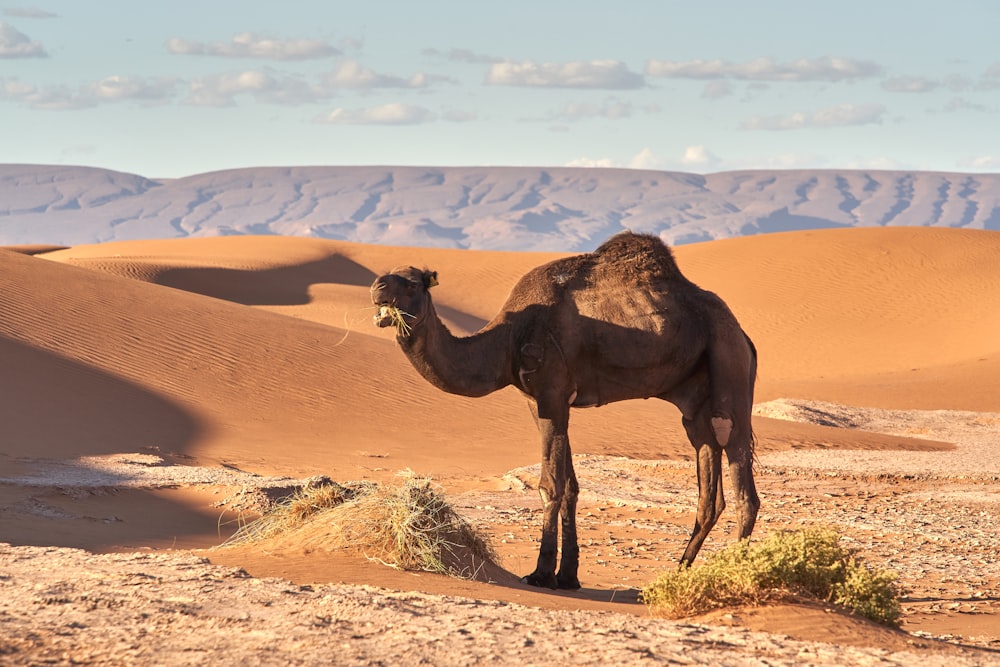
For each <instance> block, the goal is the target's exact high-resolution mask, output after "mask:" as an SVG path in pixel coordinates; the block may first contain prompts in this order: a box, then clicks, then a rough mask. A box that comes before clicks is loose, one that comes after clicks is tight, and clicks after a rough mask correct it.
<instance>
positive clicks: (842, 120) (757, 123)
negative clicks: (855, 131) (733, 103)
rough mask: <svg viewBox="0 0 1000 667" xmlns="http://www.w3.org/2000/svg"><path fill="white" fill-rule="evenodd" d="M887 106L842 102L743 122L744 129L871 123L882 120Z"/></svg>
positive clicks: (821, 126)
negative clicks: (816, 109)
mask: <svg viewBox="0 0 1000 667" xmlns="http://www.w3.org/2000/svg"><path fill="white" fill-rule="evenodd" d="M884 114H885V107H884V106H882V105H880V104H859V105H855V104H841V105H840V106H836V107H831V108H829V109H822V110H820V111H814V112H808V113H807V112H798V113H793V114H791V115H790V116H756V117H754V118H751V119H749V120H747V121H745V122H744V123H743V124H742V128H743V129H744V130H801V129H806V128H829V127H844V126H848V125H871V124H878V123H881V122H882V116H883V115H884Z"/></svg>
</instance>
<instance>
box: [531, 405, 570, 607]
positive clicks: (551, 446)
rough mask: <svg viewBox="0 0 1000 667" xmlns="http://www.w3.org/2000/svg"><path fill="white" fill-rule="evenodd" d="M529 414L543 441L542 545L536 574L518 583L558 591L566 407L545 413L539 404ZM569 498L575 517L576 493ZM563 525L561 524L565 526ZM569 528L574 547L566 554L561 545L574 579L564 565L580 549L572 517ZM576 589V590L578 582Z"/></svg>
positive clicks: (567, 463) (566, 469)
mask: <svg viewBox="0 0 1000 667" xmlns="http://www.w3.org/2000/svg"><path fill="white" fill-rule="evenodd" d="M532 412H533V415H534V416H535V418H536V421H537V423H538V430H539V433H540V435H541V438H542V470H541V474H540V475H539V479H538V493H539V495H540V496H541V498H542V543H541V546H540V547H539V550H538V564H537V565H536V566H535V571H534V572H532V573H531V574H529V575H527V576H525V577H522V578H521V581H522V583H526V584H530V585H532V586H540V587H545V588H559V587H560V581H559V579H557V577H556V556H557V554H558V546H559V515H560V513H561V512H564V511H565V508H564V501H565V500H566V497H567V493H566V492H567V489H568V488H570V487H569V485H568V478H567V472H570V471H572V463H571V462H570V450H569V436H568V434H567V430H568V427H569V405H568V404H566V405H564V406H557V408H556V409H555V410H546V409H545V408H544V407H543V406H542V405H538V406H532ZM573 482H574V484H573V486H572V488H573V489H576V488H577V487H576V477H575V475H574V476H573ZM572 496H573V498H572V505H573V507H572V510H573V512H574V515H575V510H576V494H575V493H573V494H572ZM564 517H565V514H564ZM564 521H565V519H564ZM566 525H567V524H565V523H564V527H565V526H566ZM568 525H569V527H570V530H571V532H572V534H573V535H572V536H573V544H572V545H569V546H570V547H571V549H570V551H571V553H570V554H569V555H567V554H566V552H565V546H566V545H565V543H564V553H563V564H564V565H566V564H570V565H571V567H570V569H569V570H568V572H567V575H569V574H572V578H573V579H574V580H575V579H576V567H575V564H574V563H567V561H566V559H567V558H570V560H572V561H575V560H576V559H578V557H579V548H578V547H577V545H576V542H575V539H576V522H575V516H574V518H573V519H572V520H571V522H570V523H569V524H568ZM564 540H565V535H564ZM565 583H567V584H568V583H573V582H565ZM576 587H577V588H578V587H579V584H578V583H577V585H576Z"/></svg>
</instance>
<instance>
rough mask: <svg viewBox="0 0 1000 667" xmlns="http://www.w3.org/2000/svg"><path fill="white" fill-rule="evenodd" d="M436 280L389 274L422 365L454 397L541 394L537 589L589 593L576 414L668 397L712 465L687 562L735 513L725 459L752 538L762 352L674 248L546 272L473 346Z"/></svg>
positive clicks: (636, 250) (634, 243)
mask: <svg viewBox="0 0 1000 667" xmlns="http://www.w3.org/2000/svg"><path fill="white" fill-rule="evenodd" d="M436 284H437V273H436V272H432V271H421V270H419V269H416V268H413V267H406V268H399V269H396V270H394V271H392V272H391V273H389V274H387V275H384V276H382V277H380V278H377V279H376V280H375V282H374V284H373V285H372V288H371V295H372V302H373V303H374V304H375V306H377V307H378V312H377V313H376V315H375V324H376V325H377V326H380V327H386V326H390V325H395V326H396V327H397V336H396V340H397V342H398V343H399V346H400V347H401V348H402V350H403V352H404V353H405V354H406V356H407V357H408V358H409V360H410V363H412V364H413V367H414V368H416V369H417V371H418V372H419V373H420V374H421V375H423V376H424V378H425V379H427V381H428V382H430V383H431V384H433V385H434V386H436V387H438V388H439V389H442V390H443V391H446V392H449V393H452V394H459V395H462V396H484V395H486V394H489V393H491V392H494V391H496V390H498V389H501V388H503V387H506V386H507V385H514V386H515V387H517V388H518V389H519V390H520V391H521V392H523V393H524V394H526V395H527V396H528V397H529V399H530V401H529V403H530V405H531V411H532V415H533V416H534V418H535V422H536V424H537V425H538V430H539V432H540V433H541V437H542V469H541V476H540V479H539V483H538V487H539V492H540V494H541V497H542V503H543V507H544V510H543V519H542V543H541V548H540V551H539V554H538V565H537V567H536V568H535V571H534V572H532V573H531V574H529V575H527V576H526V577H524V578H523V579H522V581H523V582H525V583H528V584H532V585H534V586H546V587H549V588H563V589H577V588H579V587H580V582H579V580H578V578H577V568H578V565H579V556H580V550H579V547H578V545H577V535H576V502H577V495H578V492H579V485H578V484H577V481H576V474H575V473H574V471H573V457H572V454H571V452H570V446H569V437H568V427H569V412H570V408H571V407H574V408H584V407H594V406H599V405H605V404H607V403H611V402H614V401H622V400H625V399H629V398H661V399H663V400H665V401H669V402H671V403H673V404H674V405H676V406H677V407H678V408H679V409H680V411H681V413H682V416H683V424H684V429H685V430H686V431H687V436H688V438H689V439H690V440H691V444H692V445H693V446H694V448H695V451H696V453H697V467H698V513H697V517H696V519H695V524H694V531H693V532H692V534H691V539H690V540H689V541H688V544H687V548H686V549H685V550H684V555H683V556H682V558H681V563H682V564H690V563H691V561H693V560H694V558H695V556H696V555H697V554H698V550H699V549H701V545H702V543H703V542H704V541H705V538H706V537H707V536H708V533H709V531H710V530H711V529H712V527H713V526H714V525H715V522H716V521H717V520H718V518H719V515H720V514H721V513H722V511H723V509H724V508H725V501H724V500H723V494H722V483H721V477H722V452H723V451H725V453H726V458H727V460H728V462H729V472H730V478H731V480H732V485H733V490H734V492H735V496H736V506H737V511H738V515H739V516H738V523H739V536H740V537H741V538H745V537H748V536H749V535H750V533H751V531H752V530H753V527H754V522H755V521H756V519H757V510H758V508H759V506H760V500H759V499H758V497H757V491H756V488H755V486H754V480H753V470H752V465H753V443H754V438H753V433H752V431H751V428H750V411H751V406H752V404H753V389H754V381H755V378H756V369H757V353H756V350H755V349H754V346H753V343H752V342H751V341H750V339H749V337H747V335H746V334H745V333H744V332H743V330H742V329H741V328H740V325H739V323H738V322H737V321H736V318H735V317H734V316H733V314H732V312H731V311H730V310H729V308H728V307H727V306H726V304H725V303H724V302H723V301H722V299H720V298H719V297H718V296H716V295H715V294H713V293H711V292H707V291H705V290H703V289H701V288H699V287H698V286H697V285H695V284H694V283H692V282H690V281H689V280H687V279H686V278H685V277H684V276H683V275H681V272H680V270H679V269H678V267H677V264H676V263H675V261H674V258H673V254H672V253H671V252H670V249H669V248H667V246H665V245H664V244H663V242H662V241H660V240H659V239H658V238H656V237H654V236H647V235H641V234H632V233H623V234H619V235H617V236H614V237H612V238H611V239H609V240H608V241H607V242H605V243H604V244H603V245H602V246H601V247H600V248H598V249H597V250H596V251H595V252H593V253H589V254H585V255H577V256H575V257H567V258H565V259H559V260H556V261H554V262H550V263H548V264H545V265H542V266H539V267H537V268H535V269H533V270H531V271H529V272H528V273H527V274H525V275H524V277H522V278H521V279H520V280H519V281H518V283H517V284H516V285H515V286H514V289H513V290H512V291H511V293H510V296H508V297H507V302H506V303H505V304H504V306H503V308H502V309H501V310H500V312H499V313H498V314H497V315H496V317H494V318H493V320H492V321H490V322H489V323H488V324H486V326H484V327H483V328H482V329H481V330H480V331H479V332H478V333H475V334H473V335H471V336H468V337H456V336H454V335H452V334H451V332H450V331H448V329H447V327H445V325H444V324H443V323H442V322H441V320H440V319H439V318H438V316H437V313H436V312H435V311H434V303H433V302H432V300H431V295H430V291H429V290H430V288H431V287H433V286H434V285H436ZM560 517H561V519H562V521H561V525H562V556H561V559H560V562H559V571H558V574H557V573H556V554H557V542H558V531H559V525H560V523H559V521H558V520H559V518H560Z"/></svg>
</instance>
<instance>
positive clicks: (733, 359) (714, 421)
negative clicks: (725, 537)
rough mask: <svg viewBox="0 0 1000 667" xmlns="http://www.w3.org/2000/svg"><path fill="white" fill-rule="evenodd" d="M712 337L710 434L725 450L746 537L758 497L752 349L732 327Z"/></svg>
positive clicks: (741, 531) (742, 535) (742, 533)
mask: <svg viewBox="0 0 1000 667" xmlns="http://www.w3.org/2000/svg"><path fill="white" fill-rule="evenodd" d="M724 331H725V334H724V335H718V334H717V335H716V336H715V337H714V338H715V340H713V344H712V346H711V347H710V349H709V360H708V366H709V378H710V387H711V388H710V398H709V401H710V410H711V413H712V415H711V426H712V434H713V435H714V437H715V440H716V442H717V443H718V444H719V446H720V447H721V448H722V449H723V450H724V451H725V452H726V459H727V461H728V462H729V477H730V480H731V482H732V485H733V495H734V501H735V503H736V512H737V524H738V526H739V536H740V539H743V538H746V537H750V533H751V532H753V527H754V524H755V523H756V521H757V511H758V510H759V509H760V498H759V497H758V496H757V487H756V485H755V484H754V479H753V450H754V436H753V427H752V425H751V421H750V414H751V412H752V410H753V390H754V383H755V381H756V378H757V350H756V348H755V347H754V344H753V342H752V341H751V340H750V338H749V337H748V336H747V335H746V334H745V333H744V332H743V330H742V329H740V328H739V327H738V326H736V327H727V328H725V329H724Z"/></svg>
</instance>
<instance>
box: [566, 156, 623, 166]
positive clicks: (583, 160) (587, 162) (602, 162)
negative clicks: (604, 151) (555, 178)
mask: <svg viewBox="0 0 1000 667" xmlns="http://www.w3.org/2000/svg"><path fill="white" fill-rule="evenodd" d="M566 166H567V167H588V168H594V169H610V168H613V167H617V166H619V165H618V164H616V163H615V161H614V160H612V159H611V158H606V157H605V158H596V159H595V158H589V157H580V158H576V159H575V160H570V161H569V162H567V163H566Z"/></svg>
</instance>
